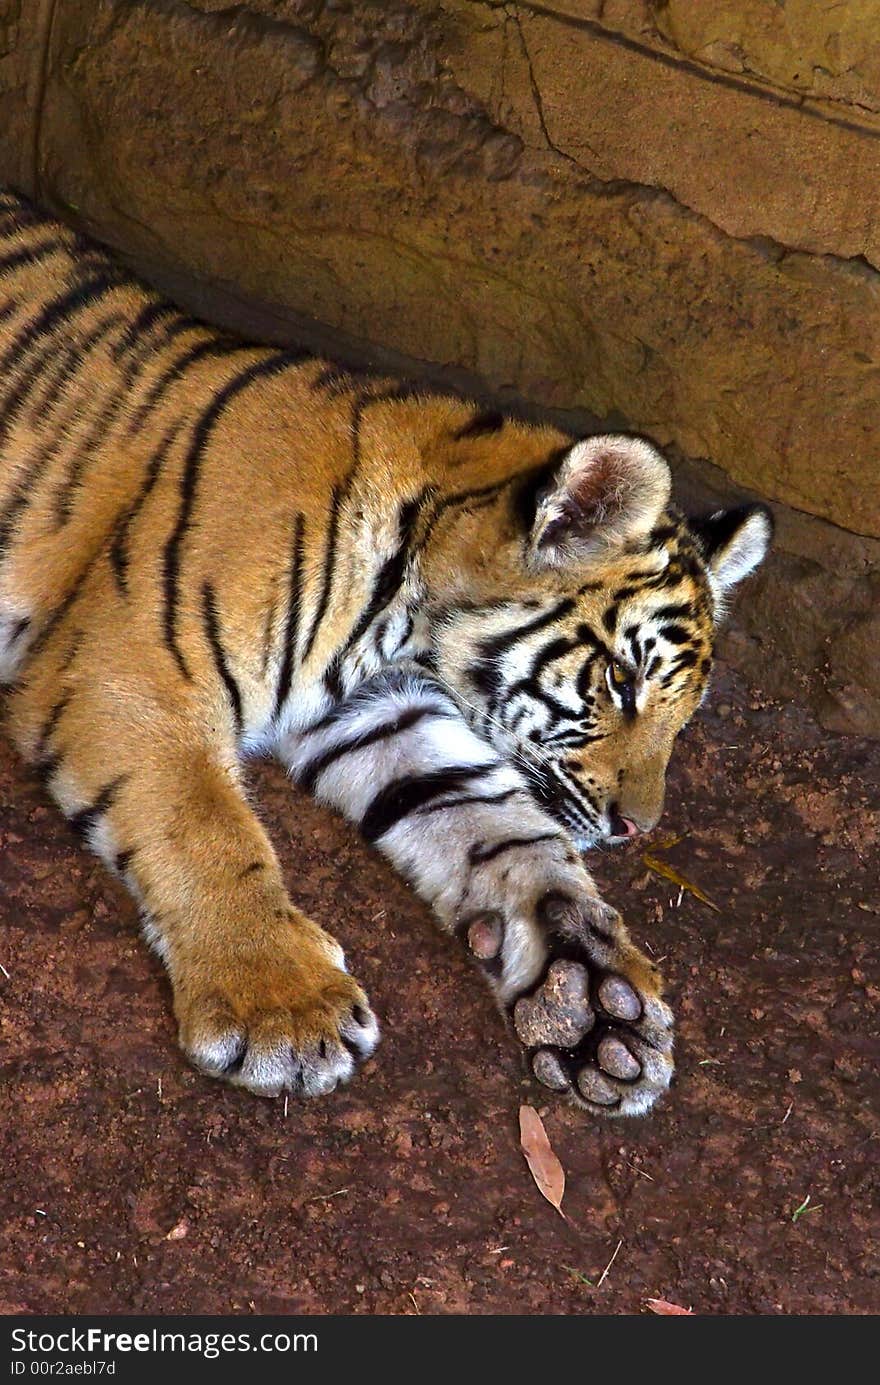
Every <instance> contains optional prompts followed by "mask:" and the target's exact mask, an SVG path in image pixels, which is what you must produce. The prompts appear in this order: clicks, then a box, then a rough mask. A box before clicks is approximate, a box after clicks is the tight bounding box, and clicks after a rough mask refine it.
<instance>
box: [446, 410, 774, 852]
mask: <svg viewBox="0 0 880 1385" xmlns="http://www.w3.org/2000/svg"><path fill="white" fill-rule="evenodd" d="M670 489H671V478H670V473H669V468H668V466H667V464H666V462H665V461H664V460H663V458H662V457H661V456H660V454H659V453H658V452H657V451H656V449H655V448H654V447H652V446H651V445H650V444H649V443H647V442H645V441H643V440H641V439H638V438H632V437H628V436H624V435H608V436H602V437H592V438H589V439H586V440H584V441H581V442H577V443H575V444H573V445H572V446H570V447H568V448H566V449H565V450H564V451H563V452H562V454H561V456H559V457H557V458H556V459H554V461H553V462H551V463H548V464H547V466H545V467H543V468H541V469H539V470H536V471H532V472H530V473H529V474H528V475H527V476H525V477H523V478H520V479H518V480H517V482H516V483H515V484H514V486H513V488H512V493H511V492H508V493H507V495H506V497H505V499H504V500H503V501H502V502H500V503H499V505H498V507H497V508H495V509H494V520H495V522H493V523H488V524H487V511H486V510H483V511H478V512H475V513H474V514H473V515H472V516H470V517H468V518H465V519H463V520H462V522H461V524H459V525H458V526H456V531H455V534H454V542H455V545H456V550H457V551H456V554H455V562H456V565H457V569H458V571H459V572H460V573H461V574H462V578H463V582H462V586H461V589H460V592H459V597H460V599H458V600H456V599H455V597H454V596H453V599H452V600H450V601H449V602H448V604H446V606H445V608H444V609H443V612H442V615H441V617H440V618H439V620H438V622H437V625H436V626H435V631H434V651H435V659H436V663H437V669H438V672H439V673H440V675H441V677H442V678H443V680H444V682H445V683H446V684H447V686H450V687H451V688H452V689H453V690H454V691H455V692H456V694H457V696H458V698H459V700H460V702H461V704H462V706H463V708H464V709H465V711H466V712H467V714H468V715H469V717H470V718H471V720H472V722H473V724H474V725H475V727H476V729H478V730H479V731H481V732H482V733H483V734H484V735H486V736H487V737H488V738H489V739H490V740H491V741H492V742H493V743H494V744H495V745H497V746H498V748H499V749H500V750H502V751H503V752H504V753H506V754H508V755H510V754H512V755H514V756H515V757H516V758H517V760H518V762H519V763H520V764H521V765H522V766H524V767H525V768H526V770H527V772H528V775H529V777H530V779H531V780H532V782H533V784H534V785H535V787H536V789H537V791H538V794H539V796H540V797H541V799H542V800H543V801H544V802H545V803H546V804H547V806H548V807H549V808H550V809H551V810H552V811H553V812H554V813H555V815H556V816H557V817H558V818H560V819H561V821H562V822H564V823H565V825H566V826H567V827H568V829H569V830H570V832H571V833H572V836H573V837H574V838H575V839H576V840H577V841H578V843H579V845H581V846H582V847H585V846H588V845H592V844H594V843H596V842H599V841H603V840H604V841H609V840H610V841H616V840H620V839H622V838H625V837H628V836H632V835H634V834H635V833H637V832H644V831H648V830H649V829H650V828H652V827H653V826H654V825H655V824H656V822H657V821H658V819H659V817H660V814H661V812H662V809H663V799H664V792H665V778H666V768H667V765H668V763H669V757H670V754H671V752H672V747H673V743H674V741H675V738H676V736H677V735H678V733H679V732H680V731H681V729H682V728H683V727H684V725H685V724H686V723H687V721H688V720H689V719H690V717H691V716H692V715H693V713H694V711H695V710H696V708H697V707H698V706H699V704H700V701H701V700H702V698H703V696H704V693H705V691H706V685H707V681H708V678H709V673H710V669H711V665H712V655H713V645H714V639H715V632H716V629H717V626H718V623H719V620H720V618H721V616H722V615H723V612H724V606H725V599H726V597H727V594H728V592H729V591H730V589H731V588H732V587H733V586H735V584H736V583H737V582H739V581H740V580H741V579H742V578H744V577H745V576H746V575H747V574H748V573H750V572H751V571H752V570H753V569H754V568H755V567H756V566H757V565H758V564H759V563H760V562H761V560H762V559H763V558H764V556H765V554H766V552H767V548H768V545H769V542H770V538H771V535H772V521H771V518H770V513H769V511H768V510H767V509H766V508H765V507H764V506H760V505H749V506H744V507H742V508H740V509H735V510H725V511H720V512H718V513H716V514H713V515H711V516H709V517H708V518H706V519H702V520H693V519H692V520H686V519H685V518H684V516H683V515H681V514H680V513H679V512H678V511H677V510H675V509H674V508H672V507H671V506H670V503H669V497H670ZM450 537H453V536H452V535H451V536H450Z"/></svg>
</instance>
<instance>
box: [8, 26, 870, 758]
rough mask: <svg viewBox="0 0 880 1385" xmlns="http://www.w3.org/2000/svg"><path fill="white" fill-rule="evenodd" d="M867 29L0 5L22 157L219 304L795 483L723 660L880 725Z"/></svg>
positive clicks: (767, 480)
mask: <svg viewBox="0 0 880 1385" xmlns="http://www.w3.org/2000/svg"><path fill="white" fill-rule="evenodd" d="M878 27H880V19H878V12H877V6H876V3H875V0H840V3H837V4H836V5H834V6H825V5H819V4H816V3H815V0H567V2H564V0H546V3H543V4H541V5H527V4H514V3H510V4H501V3H497V0H491V3H481V0H350V2H349V0H244V3H242V4H234V5H229V4H228V3H225V0H188V2H187V0H54V3H52V0H0V122H2V126H0V128H2V134H0V177H5V178H7V179H8V180H10V181H13V182H14V183H16V184H17V185H18V186H21V187H24V188H26V189H28V190H31V191H34V192H36V193H37V195H38V196H40V197H41V198H42V199H43V200H44V201H46V202H48V203H49V204H50V205H53V206H54V207H56V208H57V209H58V210H59V211H62V212H64V213H65V214H67V215H68V216H72V217H75V218H77V219H78V220H79V221H81V222H82V223H84V224H86V225H87V226H89V227H91V228H92V229H94V230H95V231H96V232H97V233H99V234H100V235H101V236H102V237H103V238H105V239H107V240H110V241H111V242H112V243H114V244H115V245H117V246H118V247H120V248H122V249H123V250H124V251H125V252H126V253H127V254H128V255H129V256H131V257H132V258H133V259H134V260H135V262H136V263H138V264H139V265H140V266H141V267H142V268H144V269H145V270H146V271H147V272H148V273H150V274H151V275H152V276H153V277H154V278H157V279H159V280H164V281H165V282H169V281H170V280H171V279H173V281H174V283H175V284H176V286H177V291H178V295H179V296H180V295H183V296H184V297H188V298H190V300H191V301H193V300H199V301H200V302H201V303H202V306H203V307H204V308H205V309H206V310H207V311H209V312H210V313H211V314H212V315H213V316H216V317H220V318H223V319H225V320H227V321H230V322H232V323H234V324H239V325H244V326H246V327H247V326H249V325H252V326H253V327H254V329H255V330H259V331H261V332H262V333H267V332H268V333H269V334H271V335H273V336H276V337H280V338H283V337H285V336H290V335H298V336H303V335H306V336H310V335H311V338H312V339H314V340H316V341H320V342H322V343H324V344H325V349H327V347H326V343H327V342H328V341H329V344H330V345H329V349H331V350H334V349H335V351H336V354H342V355H347V356H352V357H355V358H357V357H358V355H360V356H361V357H364V358H367V359H371V358H375V352H374V351H373V352H372V355H371V351H372V348H374V347H378V348H381V350H380V353H379V355H380V356H381V357H384V358H385V359H386V360H388V361H390V362H391V363H392V364H395V363H398V364H407V365H410V366H411V365H412V363H413V362H423V363H429V365H430V366H433V367H435V368H436V370H437V372H439V378H446V379H449V380H451V381H453V382H454V383H458V384H461V385H463V386H465V387H467V388H476V389H480V390H483V391H488V392H490V393H493V394H495V395H498V396H500V397H502V398H514V397H515V398H519V399H524V400H528V401H532V402H534V403H535V404H539V405H541V406H543V407H545V408H549V409H553V410H555V411H557V412H558V416H561V417H567V418H570V419H571V421H572V422H574V423H577V422H578V421H582V420H583V419H584V418H587V417H589V418H593V419H595V418H599V419H601V420H603V421H608V422H610V423H611V424H613V425H624V426H627V427H631V428H635V429H638V430H642V431H645V432H647V433H649V434H651V435H652V436H654V437H655V438H657V439H658V440H659V441H660V442H662V443H664V444H668V445H671V446H672V448H673V450H674V452H675V454H676V455H678V456H679V459H680V468H679V470H680V476H681V478H682V485H683V487H684V490H685V492H688V493H691V494H694V495H696V494H700V493H703V494H705V493H718V494H721V495H724V494H726V493H728V492H730V491H731V490H733V491H737V492H739V493H741V492H742V491H743V490H747V491H751V492H755V493H758V494H761V495H763V496H764V497H767V498H769V499H771V500H774V501H776V502H778V505H779V513H780V543H779V546H778V549H777V555H776V558H775V560H774V563H773V565H772V566H771V567H770V568H768V570H767V572H766V574H765V575H764V576H763V577H761V578H759V579H757V580H756V582H755V583H754V585H753V588H752V591H751V594H750V596H749V599H748V602H747V604H746V605H745V606H744V607H743V616H742V619H741V620H740V623H739V625H738V626H737V628H736V629H735V630H734V631H733V633H732V636H731V638H730V639H729V641H728V652H729V653H731V654H732V655H733V656H734V657H735V658H736V659H737V661H738V662H739V663H740V664H741V665H743V666H745V667H746V669H747V670H749V671H751V672H753V673H757V674H758V676H759V677H760V678H761V680H762V682H763V683H764V684H765V685H766V686H769V687H770V688H771V690H772V691H774V692H777V693H782V694H786V695H794V694H798V693H806V694H807V695H808V696H809V697H810V698H811V699H812V701H813V703H814V705H815V706H816V707H817V709H818V710H819V712H820V715H822V717H823V718H824V720H825V722H826V724H827V725H828V726H829V727H831V728H833V729H857V730H863V731H867V732H870V733H878V734H880V659H878V656H877V644H878V635H880V614H878V611H880V600H878V597H880V542H878V539H880V461H878V447H877V442H876V436H875V434H876V428H877V421H878V412H880V411H878V404H880V215H878V211H880V44H878V42H877V35H878ZM316 324H323V325H324V327H325V328H329V329H331V332H330V335H329V337H328V336H327V334H326V333H325V332H322V330H321V329H319V328H318V327H317V325H316ZM370 344H372V346H371V345H370ZM430 373H431V372H430V370H429V374H430ZM705 459H710V460H711V465H710V464H709V461H707V460H705ZM701 460H702V461H703V464H702V465H699V464H698V463H700V462H701Z"/></svg>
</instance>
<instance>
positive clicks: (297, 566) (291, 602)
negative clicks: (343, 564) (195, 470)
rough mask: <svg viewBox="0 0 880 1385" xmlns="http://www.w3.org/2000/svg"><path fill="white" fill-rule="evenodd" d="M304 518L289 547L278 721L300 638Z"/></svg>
mask: <svg viewBox="0 0 880 1385" xmlns="http://www.w3.org/2000/svg"><path fill="white" fill-rule="evenodd" d="M305 530H306V521H305V515H302V514H298V515H297V517H296V523H295V524H294V526H293V543H292V546H291V559H290V578H289V581H288V597H287V617H286V619H285V622H284V658H283V660H282V663H281V673H280V674H279V676H278V687H277V688H276V689H275V711H274V713H273V715H274V716H275V717H278V716H279V715H280V714H281V709H282V707H283V706H284V704H285V702H286V701H287V698H288V695H289V693H290V684H291V680H292V678H293V661H294V658H295V657H296V643H297V639H298V637H299V618H300V607H301V605H302V577H303V552H304V548H305Z"/></svg>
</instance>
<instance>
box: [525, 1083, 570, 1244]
mask: <svg viewBox="0 0 880 1385" xmlns="http://www.w3.org/2000/svg"><path fill="white" fill-rule="evenodd" d="M519 1142H520V1147H521V1149H522V1152H523V1154H524V1155H525V1156H526V1163H527V1164H528V1166H529V1170H530V1172H531V1175H532V1178H534V1180H535V1182H536V1184H537V1185H538V1190H539V1192H541V1193H542V1194H543V1196H544V1197H545V1198H546V1199H547V1201H548V1202H549V1203H550V1204H551V1206H553V1207H555V1208H556V1210H557V1212H558V1213H559V1215H560V1216H561V1217H564V1216H565V1213H564V1212H563V1210H562V1199H563V1196H564V1194H565V1170H564V1169H563V1167H562V1165H561V1164H560V1162H559V1160H558V1159H557V1158H556V1155H555V1154H554V1153H553V1150H552V1148H551V1146H550V1141H549V1140H548V1139H547V1131H546V1130H545V1129H544V1123H543V1121H542V1120H541V1117H540V1116H539V1115H538V1113H537V1111H536V1110H535V1109H534V1107H532V1106H521V1107H520V1108H519Z"/></svg>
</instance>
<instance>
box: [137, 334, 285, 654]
mask: <svg viewBox="0 0 880 1385" xmlns="http://www.w3.org/2000/svg"><path fill="white" fill-rule="evenodd" d="M301 359H302V358H301V355H300V353H299V352H293V351H278V352H275V353H273V354H272V355H270V356H263V357H262V358H261V359H260V360H258V361H253V362H252V363H251V365H249V366H247V368H246V369H244V370H242V371H241V372H240V373H239V374H238V375H235V376H233V378H232V379H231V380H228V381H227V383H226V384H225V385H224V387H223V388H222V389H221V390H220V392H219V394H217V395H216V396H215V398H214V399H213V400H212V402H211V404H210V405H209V407H208V408H207V409H206V410H205V412H204V413H203V414H202V416H201V418H200V419H199V421H198V423H197V424H196V427H195V430H194V432H193V437H192V441H191V443H190V446H189V449H188V452H187V456H186V460H185V462H184V466H183V472H182V475H181V479H180V509H179V511H178V515H177V523H176V524H175V526H174V529H173V530H172V532H171V534H170V536H169V538H168V540H167V542H166V544H165V550H164V554H163V560H162V575H163V584H164V604H163V613H162V627H163V632H164V636H165V643H166V644H167V645H168V648H169V649H170V650H171V653H172V654H173V656H174V659H175V662H176V663H177V665H178V667H179V669H180V671H181V673H182V674H183V675H184V677H186V678H188V677H189V676H190V675H189V669H188V667H187V664H186V660H185V659H184V657H183V654H182V652H181V650H180V647H179V645H178V643H177V601H178V583H179V580H180V550H181V547H182V544H183V540H184V537H185V535H186V532H187V530H188V528H189V526H190V523H191V521H192V514H193V508H194V506H195V499H196V490H197V488H198V481H199V471H200V468H201V464H202V457H203V454H204V452H205V449H206V448H207V446H208V443H209V441H210V438H211V433H212V432H213V430H214V428H215V427H216V425H217V423H218V421H219V419H220V417H221V415H222V414H223V412H224V411H225V410H226V409H227V408H228V407H229V405H230V404H231V403H232V401H233V399H235V397H236V395H239V394H241V393H242V392H243V391H244V390H246V389H247V388H248V387H249V386H250V385H252V384H253V383H254V381H255V380H259V379H261V378H262V377H264V376H272V375H279V374H281V372H282V371H284V370H288V369H289V368H290V367H291V366H292V365H294V364H296V363H297V362H298V361H300V360H301Z"/></svg>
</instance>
